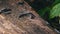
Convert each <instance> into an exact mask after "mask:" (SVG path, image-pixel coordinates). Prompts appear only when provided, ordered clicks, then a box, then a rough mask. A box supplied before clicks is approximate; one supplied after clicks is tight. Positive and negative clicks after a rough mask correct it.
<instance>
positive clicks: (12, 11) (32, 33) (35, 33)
mask: <svg viewBox="0 0 60 34" xmlns="http://www.w3.org/2000/svg"><path fill="white" fill-rule="evenodd" d="M0 1H1V3H0V34H57V33H56V32H55V31H54V30H52V29H50V28H49V27H48V26H47V24H46V21H44V20H43V19H42V18H40V17H39V15H38V14H37V13H36V12H35V11H34V10H33V9H32V8H31V7H30V6H29V5H28V4H27V3H26V2H25V1H24V2H23V3H21V2H19V0H6V1H4V2H3V1H2V0H0ZM2 3H3V4H2Z"/></svg>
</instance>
